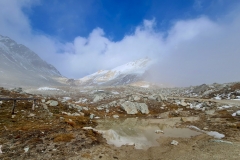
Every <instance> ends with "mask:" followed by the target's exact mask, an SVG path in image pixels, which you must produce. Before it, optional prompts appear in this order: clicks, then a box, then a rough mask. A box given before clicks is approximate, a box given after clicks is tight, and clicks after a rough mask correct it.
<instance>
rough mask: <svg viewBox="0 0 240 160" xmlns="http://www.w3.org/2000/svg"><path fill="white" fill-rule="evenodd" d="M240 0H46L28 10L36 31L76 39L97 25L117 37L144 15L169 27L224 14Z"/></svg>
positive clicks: (160, 28) (134, 25)
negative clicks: (183, 21)
mask: <svg viewBox="0 0 240 160" xmlns="http://www.w3.org/2000/svg"><path fill="white" fill-rule="evenodd" d="M237 2H239V1H237V0H231V1H227V0H225V1H217V0H87V1H86V0H67V1H64V0H51V1H49V0H42V1H40V3H38V4H37V5H35V6H33V7H32V8H31V10H29V9H27V10H25V13H26V14H27V15H28V17H29V19H30V21H31V26H32V27H33V29H34V30H35V31H38V32H43V33H45V34H48V35H51V36H54V37H57V38H59V39H60V40H61V41H65V42H66V41H72V40H73V39H74V38H75V37H76V36H83V37H87V36H88V34H89V33H91V31H92V30H93V29H95V28H96V27H99V28H102V29H103V30H104V32H105V33H106V36H107V37H109V38H111V39H112V40H114V41H119V40H121V39H122V38H123V37H124V36H125V35H126V34H131V33H132V32H133V31H134V30H135V27H136V26H138V25H140V24H141V23H142V21H143V20H144V19H153V18H155V20H156V22H157V25H156V28H157V29H158V30H161V31H167V30H168V29H169V28H170V27H171V26H172V24H173V23H174V22H175V21H177V20H179V19H191V18H196V17H199V16H201V15H207V16H209V17H210V18H211V19H213V20H217V18H219V17H221V16H222V15H224V14H225V13H226V12H227V11H228V9H229V8H231V7H232V6H234V5H235V4H236V3H237Z"/></svg>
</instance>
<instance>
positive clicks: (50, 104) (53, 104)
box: [49, 100, 58, 107]
mask: <svg viewBox="0 0 240 160" xmlns="http://www.w3.org/2000/svg"><path fill="white" fill-rule="evenodd" d="M57 105H58V101H53V100H52V101H51V102H50V103H49V106H52V107H55V106H57Z"/></svg>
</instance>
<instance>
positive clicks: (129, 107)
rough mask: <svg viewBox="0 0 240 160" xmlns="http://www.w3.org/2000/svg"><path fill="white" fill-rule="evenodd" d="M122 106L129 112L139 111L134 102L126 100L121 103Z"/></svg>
mask: <svg viewBox="0 0 240 160" xmlns="http://www.w3.org/2000/svg"><path fill="white" fill-rule="evenodd" d="M121 107H122V109H123V110H125V111H126V112H127V114H137V113H138V111H137V108H136V106H135V104H134V102H129V101H126V102H124V103H122V104H121Z"/></svg>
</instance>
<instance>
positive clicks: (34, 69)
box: [0, 35, 62, 86]
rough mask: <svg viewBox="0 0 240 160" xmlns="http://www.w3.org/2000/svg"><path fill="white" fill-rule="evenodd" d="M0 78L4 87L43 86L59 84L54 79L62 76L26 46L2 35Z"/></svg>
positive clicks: (0, 40)
mask: <svg viewBox="0 0 240 160" xmlns="http://www.w3.org/2000/svg"><path fill="white" fill-rule="evenodd" d="M0 77H1V78H0V84H1V85H4V86H19V85H24V86H41V85H43V84H45V85H54V84H55V85H56V84H59V83H58V82H57V81H55V80H54V78H56V77H62V76H61V74H60V73H59V71H58V70H57V69H56V68H55V67H54V66H52V65H51V64H48V63H46V62H45V61H43V60H42V59H41V58H40V57H39V56H38V55H37V54H36V53H34V52H33V51H31V50H30V49H29V48H27V47H26V46H24V45H22V44H18V43H16V42H15V41H14V40H12V39H10V38H9V37H5V36H2V35H0Z"/></svg>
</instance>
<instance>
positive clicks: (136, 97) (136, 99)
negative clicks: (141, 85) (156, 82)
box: [132, 95, 141, 101]
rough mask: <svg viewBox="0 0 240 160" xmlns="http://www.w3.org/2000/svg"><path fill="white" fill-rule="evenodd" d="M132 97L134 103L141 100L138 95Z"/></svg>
mask: <svg viewBox="0 0 240 160" xmlns="http://www.w3.org/2000/svg"><path fill="white" fill-rule="evenodd" d="M132 97H133V100H134V101H139V100H140V99H141V97H139V96H138V95H133V96H132Z"/></svg>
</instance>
